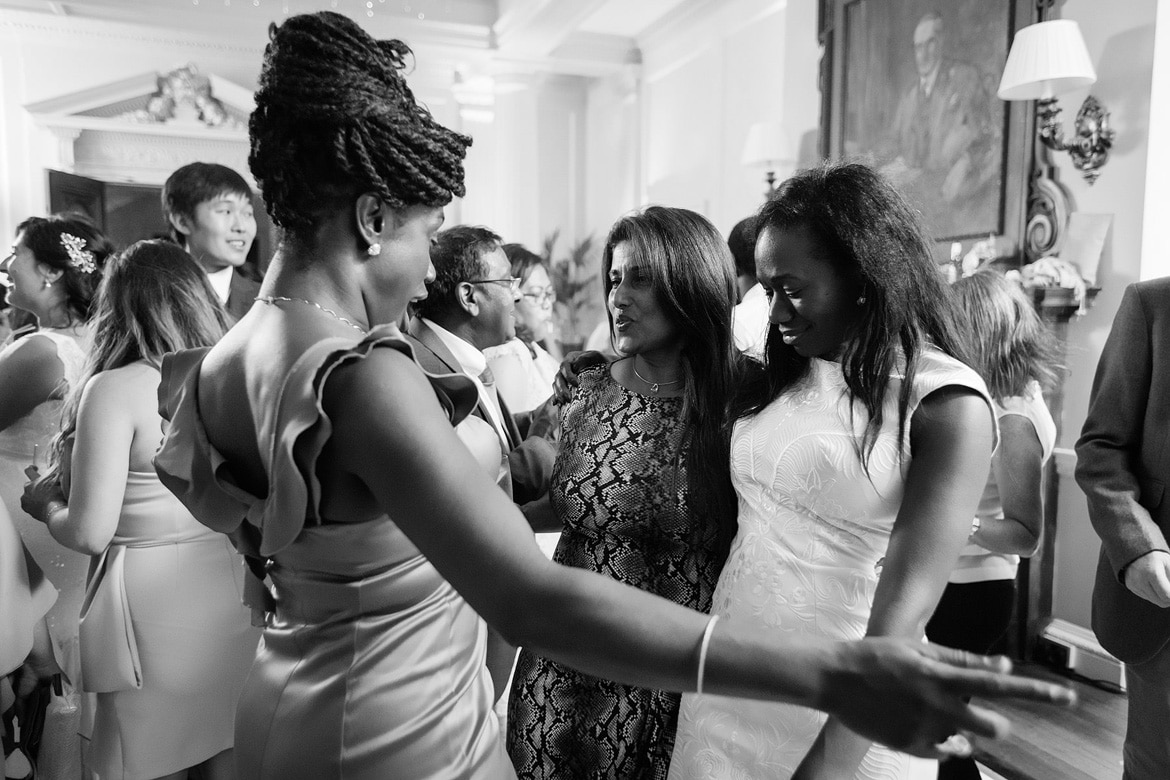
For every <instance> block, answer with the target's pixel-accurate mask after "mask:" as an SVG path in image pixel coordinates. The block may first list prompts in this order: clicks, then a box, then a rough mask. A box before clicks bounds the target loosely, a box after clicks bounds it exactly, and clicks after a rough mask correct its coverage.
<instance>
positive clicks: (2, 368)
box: [0, 214, 113, 763]
mask: <svg viewBox="0 0 1170 780" xmlns="http://www.w3.org/2000/svg"><path fill="white" fill-rule="evenodd" d="M111 251H113V245H112V244H111V243H110V242H109V240H108V239H107V238H106V237H105V236H104V235H102V233H101V231H99V230H98V229H97V228H96V227H94V225H93V223H91V222H90V221H89V220H88V219H86V218H85V217H81V216H78V215H75V214H69V215H54V216H51V217H30V218H29V219H26V220H25V221H24V222H22V223H20V225H19V226H18V227H17V229H16V240H15V241H14V242H13V244H12V248H11V251H10V252H9V254H8V257H7V258H5V259H4V261H3V263H0V271H3V272H4V276H3V277H0V281H3V283H4V284H5V285H6V286H7V288H8V291H7V295H6V299H7V301H8V304H9V305H10V306H13V307H15V308H18V309H23V310H24V311H27V312H30V313H31V314H32V315H33V316H34V317H35V318H36V321H37V327H36V329H35V330H33V331H17V332H16V333H14V334H13V335H12V336H11V337H10V338H9V340H8V341H6V342H5V344H4V346H3V348H2V349H0V498H2V499H3V501H4V505H5V507H6V508H7V510H8V514H9V515H10V516H11V518H12V521H13V523H14V524H15V525H16V527H17V529H18V530H19V532H20V535H21V537H22V538H23V540H24V543H25V545H26V546H27V547H28V549H29V552H30V553H31V555H32V559H33V560H32V562H30V566H33V567H39V568H40V569H42V570H43V571H44V573H45V575H46V576H47V577H48V579H49V581H50V582H52V583H53V585H54V586H56V588H57V590H58V591H60V595H59V597H58V598H57V603H56V604H55V605H54V606H53V608H52V609H51V610H50V611H49V614H48V624H49V629H50V631H51V633H52V635H53V637H54V638H55V640H56V641H57V643H58V644H59V645H60V646H62V647H63V648H64V649H65V650H66V658H70V657H73V656H75V653H74V652H71V650H70V645H71V643H73V642H75V641H76V637H77V616H78V613H79V612H80V609H81V599H82V595H83V592H84V588H85V576H86V571H87V569H88V566H89V557H88V556H86V555H82V554H80V553H77V552H74V551H72V550H67V549H65V548H64V547H62V546H61V545H59V544H57V542H55V541H54V540H53V539H52V538H51V537H50V536H49V534H48V532H47V531H46V530H45V527H44V526H43V525H41V524H40V523H38V522H36V521H34V520H33V519H32V518H30V517H29V516H28V515H27V514H26V513H25V512H24V510H22V509H21V508H20V497H21V495H22V494H23V493H24V483H25V482H27V481H28V477H27V476H26V475H25V469H26V468H28V467H29V466H30V465H32V464H33V463H34V458H35V459H36V460H38V461H40V462H41V463H42V464H43V463H44V460H45V455H46V452H47V449H48V444H49V441H50V439H51V438H52V437H53V434H55V433H56V432H57V426H58V423H59V418H60V412H61V404H62V401H63V399H64V398H65V395H66V394H67V393H68V391H69V388H70V387H71V386H72V385H73V384H74V383H75V382H76V381H77V378H78V377H79V376H80V375H81V371H82V368H83V366H84V364H85V359H86V354H87V352H88V350H89V325H88V321H89V316H90V303H91V301H92V300H93V297H94V294H95V292H96V290H97V285H98V281H99V280H100V278H101V270H102V265H103V264H104V263H105V260H106V257H107V256H108V255H109V254H110V252H111ZM30 574H31V576H32V578H33V579H34V580H35V579H37V576H36V575H35V573H30ZM0 630H3V627H0ZM67 665H68V664H67ZM66 671H67V672H68V671H71V670H70V669H66ZM71 677H73V678H74V682H76V679H75V675H71ZM50 750H56V751H61V750H64V748H62V747H61V746H53V745H43V746H42V753H44V752H45V751H50ZM68 752H69V754H70V758H71V760H72V761H73V763H76V758H75V756H76V751H74V750H68Z"/></svg>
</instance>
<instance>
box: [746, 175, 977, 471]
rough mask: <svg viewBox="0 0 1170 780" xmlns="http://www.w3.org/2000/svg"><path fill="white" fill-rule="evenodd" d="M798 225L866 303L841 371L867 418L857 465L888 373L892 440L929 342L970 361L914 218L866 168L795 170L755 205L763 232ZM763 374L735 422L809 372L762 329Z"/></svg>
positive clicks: (773, 333) (752, 383) (873, 431)
mask: <svg viewBox="0 0 1170 780" xmlns="http://www.w3.org/2000/svg"><path fill="white" fill-rule="evenodd" d="M796 228H804V229H806V230H808V231H809V232H810V233H811V234H812V236H813V238H814V240H815V241H816V242H817V244H819V246H820V248H821V249H822V250H823V251H824V255H825V257H826V258H828V259H829V261H830V262H832V263H834V264H835V265H836V267H837V269H838V271H839V272H840V273H842V274H844V275H846V276H847V277H849V278H852V279H853V280H855V281H856V283H857V285H858V288H859V289H860V290H861V291H862V296H863V297H864V298H865V300H864V302H863V303H861V304H860V305H859V306H858V309H857V312H858V317H857V319H856V321H855V323H854V326H853V328H852V331H851V332H850V333H849V334H847V335H846V338H845V344H844V350H843V352H842V359H841V368H842V372H843V373H844V376H845V383H846V385H847V386H848V388H849V394H850V396H851V400H853V401H860V403H861V405H862V406H863V407H864V409H865V412H866V414H867V416H868V418H867V420H866V426H865V432H864V434H863V435H862V437H861V440H860V441H859V442H857V443H856V445H857V451H858V455H859V456H860V458H861V461H862V464H863V465H864V466H865V467H866V468H868V465H869V454H870V453H871V452H872V450H873V447H874V445H875V444H876V443H877V437H878V433H879V432H880V431H881V428H882V423H883V422H884V420H883V412H882V405H883V402H884V400H885V395H886V389H887V388H888V387H889V384H890V377H891V376H892V375H893V374H895V373H897V369H899V368H901V367H904V379H903V381H902V383H901V389H900V391H899V397H898V436H899V440H901V438H902V437H903V436H904V435H905V432H906V415H907V410H908V409H909V404H910V392H911V389H912V388H913V386H914V377H915V374H916V372H917V368H918V358H919V355H920V354H921V353H922V351H923V350H925V349H926V348H927V347H928V346H933V347H935V348H937V349H939V350H941V351H942V352H944V353H946V354H948V355H950V356H951V357H954V358H957V359H958V360H961V361H963V362H964V363H967V364H970V360H969V359H968V357H967V349H966V346H965V344H964V341H963V339H962V338H961V337H960V335H959V332H958V328H957V326H956V317H957V312H956V310H955V306H954V298H953V296H952V294H951V291H950V290H949V289H948V287H947V284H946V282H945V281H944V280H943V278H942V274H940V273H939V272H938V268H937V266H936V265H935V263H934V260H933V259H932V257H931V252H930V248H929V246H928V245H927V242H926V238H925V234H924V232H923V229H922V225H921V222H920V220H919V217H918V215H917V213H916V212H915V211H914V210H913V209H912V208H911V207H910V206H909V204H907V203H906V201H905V200H904V199H903V198H902V196H901V195H900V194H898V192H897V190H895V189H894V188H893V186H891V185H890V184H889V182H887V181H886V180H885V178H883V177H882V176H881V175H880V174H878V173H877V172H876V171H874V170H873V169H872V168H870V167H869V166H867V165H863V164H861V163H854V162H846V163H841V162H837V163H826V164H824V165H821V166H819V167H816V168H810V169H807V170H804V171H800V172H798V173H797V174H796V175H795V176H793V177H792V178H791V179H789V180H787V181H786V182H784V184H782V185H781V186H780V188H779V190H777V192H776V194H774V195H773V196H772V198H771V199H770V200H769V201H768V202H766V203H765V204H764V205H763V206H761V207H760V210H759V213H758V214H757V215H756V235H757V237H758V236H759V235H760V234H761V233H763V231H765V230H793V229H796ZM765 363H766V371H765V373H764V374H763V375H762V376H759V377H756V378H754V379H752V378H749V381H748V382H745V384H744V386H743V388H742V392H741V393H740V396H739V399H738V401H737V404H736V414H737V416H741V417H742V416H746V415H750V414H755V413H756V412H758V411H760V410H761V409H763V408H764V407H765V406H767V405H768V404H769V403H771V402H772V401H773V400H775V399H776V398H777V397H779V396H780V395H781V394H782V393H783V392H784V391H785V390H787V389H789V388H790V387H792V386H793V385H795V384H796V383H798V382H799V381H800V380H801V379H802V378H803V377H804V376H805V375H806V374H807V373H808V370H809V365H810V363H809V359H808V358H806V357H802V356H801V355H799V354H798V353H797V352H796V350H795V349H793V348H792V347H791V346H789V345H787V344H785V343H784V340H783V339H782V338H781V336H780V334H779V333H778V332H777V330H776V329H775V328H769V330H768V340H767V345H766V347H765Z"/></svg>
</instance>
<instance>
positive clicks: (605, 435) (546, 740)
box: [507, 367, 722, 778]
mask: <svg viewBox="0 0 1170 780" xmlns="http://www.w3.org/2000/svg"><path fill="white" fill-rule="evenodd" d="M580 379H581V381H580V386H579V387H578V389H577V391H576V392H575V394H574V397H573V400H572V401H571V402H570V403H569V405H568V406H567V407H566V408H565V410H564V412H563V416H562V424H561V428H562V430H563V432H564V433H563V439H562V442H561V446H560V451H559V453H558V455H557V460H556V464H555V466H554V468H553V487H552V492H551V499H552V505H553V509H554V511H555V512H556V514H557V516H558V517H559V518H560V520H561V521H562V523H563V524H564V530H563V532H562V534H561V540H560V543H559V544H558V545H557V549H556V554H555V555H554V557H553V560H555V561H557V562H558V563H561V564H563V565H565V566H575V567H577V568H581V569H588V570H590V571H594V572H598V573H601V574H605V575H607V576H610V577H612V578H614V579H615V580H618V581H620V582H624V583H626V584H628V585H633V586H635V587H638V588H641V589H642V590H646V591H650V592H651V593H656V594H658V595H659V596H663V597H665V598H668V599H670V600H671V601H674V602H676V603H678V604H682V605H684V606H687V607H691V608H692V609H697V610H701V611H704V612H705V611H707V610H709V609H710V606H711V594H712V591H713V589H714V585H715V581H716V579H717V577H718V575H719V568H720V566H721V565H722V560H721V559H720V558H719V556H718V552H717V543H716V536H717V534H716V529H717V527H718V523H717V522H716V519H715V518H696V517H694V516H693V513H692V512H691V510H690V506H691V505H692V504H693V501H692V500H691V498H692V497H691V496H689V495H688V492H689V491H688V488H687V474H686V468H685V467H684V466H683V465H681V464H682V463H683V462H684V460H685V451H680V449H679V445H680V442H682V440H683V433H684V431H683V428H684V426H683V421H682V415H683V401H682V399H681V398H659V397H656V396H648V395H640V394H638V393H635V392H633V391H630V390H627V389H626V388H624V387H622V386H621V385H619V384H618V383H617V382H616V381H614V379H613V378H612V377H611V375H610V372H609V368H608V367H600V368H596V369H593V370H590V371H586V372H583V373H582V374H581V378H580ZM678 707H679V695H678V694H676V693H667V692H663V691H656V690H648V689H645V688H636V687H631V686H627V685H620V684H617V683H613V682H610V681H608V680H600V679H598V678H596V677H591V676H589V675H586V674H581V673H579V672H577V671H575V670H573V669H570V668H568V667H565V666H562V665H561V664H558V663H555V662H553V661H550V660H548V659H546V658H543V657H541V656H538V655H535V654H533V653H530V652H528V651H526V650H521V652H520V657H519V660H518V662H517V665H516V672H515V675H514V677H513V682H512V691H511V695H510V698H509V704H508V719H507V720H508V753H509V754H510V755H511V757H512V762H513V764H514V765H515V767H516V773H517V775H518V777H520V778H567V777H572V778H665V777H666V772H667V769H668V767H669V763H670V754H671V750H672V748H673V746H674V732H675V726H676V723H677V721H678Z"/></svg>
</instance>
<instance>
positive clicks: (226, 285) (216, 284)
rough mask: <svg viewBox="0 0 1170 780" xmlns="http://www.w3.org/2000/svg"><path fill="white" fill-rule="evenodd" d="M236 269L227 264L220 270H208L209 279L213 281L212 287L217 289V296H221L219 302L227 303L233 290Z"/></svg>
mask: <svg viewBox="0 0 1170 780" xmlns="http://www.w3.org/2000/svg"><path fill="white" fill-rule="evenodd" d="M235 272H236V269H235V268H233V267H231V266H230V265H225V266H224V267H223V268H221V269H219V270H218V271H208V272H207V281H209V282H211V289H213V290H215V296H216V297H217V298H219V302H220V303H222V304H224V305H226V304H227V299H228V295H230V294H231V291H232V274H234V273H235Z"/></svg>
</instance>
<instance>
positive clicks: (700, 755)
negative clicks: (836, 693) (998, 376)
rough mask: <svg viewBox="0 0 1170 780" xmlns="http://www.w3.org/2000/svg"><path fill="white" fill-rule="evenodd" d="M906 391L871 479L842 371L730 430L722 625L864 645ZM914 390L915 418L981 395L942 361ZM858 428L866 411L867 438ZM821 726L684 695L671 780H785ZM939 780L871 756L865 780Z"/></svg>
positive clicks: (933, 766)
mask: <svg viewBox="0 0 1170 780" xmlns="http://www.w3.org/2000/svg"><path fill="white" fill-rule="evenodd" d="M900 384H901V377H900V376H895V377H892V378H891V381H890V385H889V389H888V390H887V392H886V399H887V403H886V406H885V410H884V419H885V421H886V422H885V425H884V426H883V427H882V430H881V433H880V436H879V438H878V441H877V444H876V446H875V447H874V449H873V452H872V454H871V456H870V461H869V474H868V476H867V475H866V473H865V471H863V469H862V467H861V463H860V460H859V459H858V456H857V454H856V453H855V450H854V445H853V442H854V434H853V433H852V432H851V430H850V423H849V407H848V402H847V400H846V387H845V382H844V377H843V376H842V373H841V367H840V365H839V364H837V363H832V362H828V361H824V360H817V359H814V360H813V361H812V367H811V370H810V373H809V375H808V376H807V377H806V379H805V381H804V382H802V383H801V385H800V386H799V387H797V388H795V389H793V390H791V391H790V392H788V393H786V394H785V395H784V396H782V397H781V398H779V399H777V400H776V401H774V402H773V403H772V404H770V405H769V406H768V407H766V408H765V409H764V410H763V411H761V412H760V413H759V414H757V415H755V416H754V417H752V418H749V419H746V420H741V421H740V422H738V423H737V424H736V426H735V429H734V431H733V433H732V441H731V476H732V481H733V482H734V484H735V489H736V493H737V494H738V496H739V531H738V533H737V535H736V538H735V541H734V542H733V543H732V548H731V553H730V555H729V558H728V560H727V564H726V565H725V567H724V569H723V573H722V574H721V576H720V578H719V583H718V585H717V586H716V588H715V596H714V603H713V606H712V612H713V613H714V614H718V615H720V616H721V618H723V619H724V620H726V621H728V622H730V623H735V622H744V623H752V624H755V625H766V626H772V627H774V628H778V629H780V630H782V631H786V632H792V633H794V634H809V635H814V636H819V637H828V638H833V639H857V638H860V637H862V636H864V635H865V628H866V624H867V622H868V620H869V615H870V608H871V606H872V604H873V596H874V590H875V588H876V587H877V582H878V575H879V572H880V562H881V560H882V558H883V556H884V555H885V553H886V547H887V545H888V543H889V539H890V533H891V531H892V529H893V525H894V518H895V517H896V515H897V512H898V507H899V506H900V504H901V501H902V492H903V487H904V480H905V474H906V466H908V464H909V431H908V430H907V432H906V437H905V439H904V440H903V441H901V442H899V441H898V412H897V406H896V404H897V398H898V392H899V388H900ZM914 385H915V386H914V390H913V393H912V394H911V399H910V412H911V413H913V410H914V409H915V408H917V406H918V404H919V402H920V401H921V400H922V399H923V398H924V397H925V396H926V395H928V394H929V393H931V392H932V391H934V390H937V389H938V388H940V387H943V386H946V385H962V386H965V387H971V388H973V389H975V390H977V391H978V392H980V393H982V394H983V395H985V396H986V388H985V387H984V384H983V382H982V380H981V379H980V378H979V377H978V376H977V375H976V374H975V372H974V371H972V370H971V369H970V368H968V367H966V366H964V365H963V364H961V363H959V362H958V361H956V360H954V359H952V358H950V357H947V356H946V355H944V354H942V353H941V352H938V351H935V350H929V351H927V352H926V353H925V354H924V355H923V357H922V359H921V360H920V362H919V367H918V373H917V376H916V379H915V382H914ZM990 403H991V401H990V398H988V404H989V405H990ZM864 420H865V415H864V411H863V410H861V411H859V414H858V415H857V426H858V429H859V430H860V429H861V427H862V426H863V425H864ZM907 427H909V426H907ZM899 450H901V451H902V452H903V453H904V455H905V462H903V463H901V464H900V463H899V460H898V453H899ZM825 718H826V716H825V715H824V714H823V713H821V712H818V711H816V710H812V709H808V708H805V707H796V706H789V705H782V704H772V703H765V702H756V701H748V700H743V699H732V698H728V697H723V696H711V695H702V696H696V695H690V694H688V695H684V696H683V701H682V710H681V713H680V715H679V724H678V735H677V737H676V741H675V750H674V755H673V758H672V761H671V767H670V770H671V771H670V777H671V778H672V780H693V779H696V778H713V779H714V778H719V780H729V779H730V778H736V779H737V780H746V779H747V778H758V779H759V780H763V779H764V778H767V779H768V780H773V778H787V777H790V776H791V775H792V773H793V772H794V771H795V769H796V767H797V766H798V765H799V763H800V761H801V759H802V758H803V757H804V755H805V753H806V752H807V751H808V749H809V747H810V746H811V745H812V742H813V740H814V739H815V738H816V736H817V734H818V733H819V731H820V729H821V726H822V725H823V723H824V721H825ZM936 773H937V763H936V762H934V761H926V760H923V759H918V758H914V757H911V756H908V755H906V754H903V753H896V752H894V751H891V750H888V749H886V748H883V747H879V746H874V747H873V748H871V749H870V751H869V753H868V754H867V755H866V757H865V759H864V761H863V763H862V766H861V768H860V770H859V772H858V774H857V777H858V778H865V779H866V780H873V779H877V778H880V779H882V780H886V779H887V778H888V779H890V780H909V779H910V778H931V779H933V778H934V777H935V776H936Z"/></svg>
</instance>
